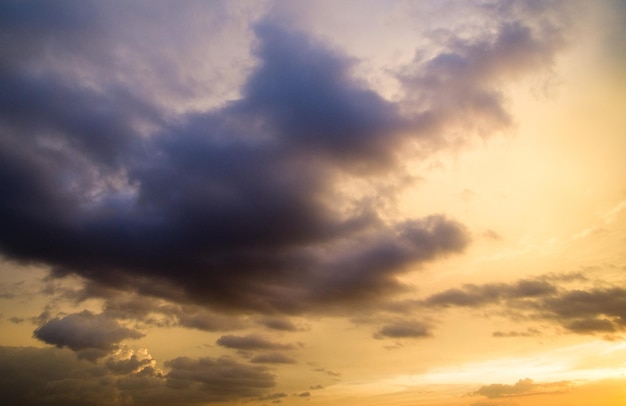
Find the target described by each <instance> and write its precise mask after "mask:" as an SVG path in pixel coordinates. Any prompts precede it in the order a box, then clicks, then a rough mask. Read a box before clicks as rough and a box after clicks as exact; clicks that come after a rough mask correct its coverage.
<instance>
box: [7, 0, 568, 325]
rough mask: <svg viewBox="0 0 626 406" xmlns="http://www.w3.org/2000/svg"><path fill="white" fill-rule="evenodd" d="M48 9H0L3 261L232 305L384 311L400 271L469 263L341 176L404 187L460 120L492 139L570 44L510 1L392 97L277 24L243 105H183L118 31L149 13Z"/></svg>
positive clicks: (263, 22) (272, 310)
mask: <svg viewBox="0 0 626 406" xmlns="http://www.w3.org/2000/svg"><path fill="white" fill-rule="evenodd" d="M504 3H506V2H504ZM39 6H40V5H37V6H35V4H34V3H32V2H28V1H25V2H8V3H7V4H6V5H3V7H2V8H1V9H0V26H1V27H2V28H0V50H2V52H3V58H2V60H1V62H0V87H1V89H2V92H0V161H1V162H2V163H3V164H2V165H1V166H0V194H1V195H2V196H3V198H2V200H0V218H1V219H2V221H3V227H2V229H1V231H0V252H1V253H2V254H3V255H4V256H6V257H7V258H10V259H13V260H15V261H21V262H24V263H41V264H45V265H48V266H50V267H51V268H52V269H53V270H54V275H57V276H62V275H67V274H78V275H80V276H82V277H84V278H86V279H87V280H88V281H90V283H92V284H98V285H101V286H107V287H110V288H114V289H117V290H130V291H136V292H139V293H140V294H144V295H152V296H157V297H162V298H166V299H169V300H172V301H177V302H180V303H193V304H199V305H202V306H210V307H212V308H214V309H216V310H224V311H234V310H235V311H246V312H260V313H266V314H278V313H282V314H300V313H306V312H318V313H323V312H327V313H332V312H346V311H350V309H351V308H354V307H355V306H356V307H360V308H362V307H363V306H376V304H377V303H378V302H379V301H381V300H384V298H385V297H386V296H387V295H390V294H393V293H395V292H398V291H399V290H401V289H402V288H403V286H402V284H401V283H400V282H399V281H398V278H397V276H398V275H399V274H400V273H401V272H404V271H406V270H407V269H410V268H411V267H413V268H414V267H415V266H416V265H419V264H421V263H423V262H425V261H430V260H434V259H437V258H439V257H441V256H445V255H449V254H453V253H459V252H462V251H463V250H464V248H465V247H466V246H467V245H468V244H469V242H470V237H469V233H468V232H467V230H466V228H465V227H464V226H463V225H462V224H460V223H458V222H456V221H454V220H452V219H450V218H448V217H446V216H445V215H443V214H433V215H431V216H426V217H424V218H417V219H404V220H397V221H392V220H389V219H388V216H385V213H384V210H385V208H384V207H381V206H378V205H376V204H375V199H371V198H368V197H371V196H376V194H377V193H378V192H379V191H378V190H377V189H376V187H374V186H372V187H371V188H370V189H368V190H366V191H364V193H365V197H364V196H350V195H348V194H346V193H342V192H341V190H340V189H341V187H340V182H339V179H353V180H355V179H356V180H360V181H363V180H370V179H376V178H377V177H379V176H387V177H394V176H396V174H400V173H401V171H402V159H403V157H404V156H405V153H406V151H408V150H411V149H412V148H413V147H415V146H417V147H418V148H417V149H421V147H424V148H425V150H430V149H432V148H433V146H436V147H437V148H446V147H450V146H455V145H460V144H459V142H458V140H451V139H450V138H449V134H450V131H448V130H450V129H455V128H456V126H458V125H459V123H461V124H463V125H464V126H465V125H466V124H467V126H466V127H467V128H468V129H471V128H475V129H476V128H477V129H479V130H480V132H481V134H485V132H486V131H487V130H488V129H492V128H500V127H502V126H503V125H507V123H508V122H509V118H508V113H507V111H506V109H505V107H504V106H505V104H504V102H503V97H504V96H503V95H502V93H501V92H500V91H499V86H500V83H501V82H502V81H505V80H509V79H511V78H514V77H516V76H518V75H521V74H522V73H525V72H528V71H533V70H535V69H540V68H543V67H545V66H548V65H549V64H550V62H551V59H552V57H553V55H554V54H555V53H556V52H557V51H558V49H559V46H560V45H561V41H560V36H559V35H558V34H559V31H558V29H556V28H555V29H553V30H546V29H543V28H542V29H539V28H537V27H545V26H546V24H536V22H537V21H542V17H541V15H540V13H538V15H539V17H535V20H532V19H530V17H529V14H528V13H526V14H524V15H521V14H519V10H518V9H516V10H517V11H515V12H510V14H507V13H506V12H505V11H502V10H505V9H504V8H503V9H498V13H499V14H497V13H496V14H497V15H498V16H499V18H500V17H502V16H503V15H506V18H503V17H502V22H501V23H499V24H497V29H495V30H494V31H493V32H492V33H483V34H481V35H480V36H478V37H476V38H458V37H455V36H454V35H452V34H450V35H448V36H447V37H446V40H444V41H440V43H438V47H439V48H438V49H439V51H438V52H436V54H435V55H431V56H430V57H428V58H426V59H424V58H416V59H415V60H414V61H412V62H411V63H410V65H409V66H407V67H406V68H405V69H403V71H402V74H401V75H399V78H400V83H401V84H402V86H403V89H404V96H405V98H404V99H403V100H401V101H390V100H387V99H385V98H383V97H382V96H380V95H379V94H378V93H377V92H376V91H374V90H372V89H370V88H368V87H367V86H366V85H365V84H364V83H363V82H362V81H359V80H357V79H356V78H355V77H354V75H353V68H354V64H355V61H354V60H353V59H352V58H351V57H350V56H349V55H348V54H347V53H346V52H344V51H341V50H338V49H331V48H330V47H328V46H326V45H325V44H324V43H322V42H321V41H319V40H317V39H315V38H313V37H312V36H311V35H309V34H307V33H305V32H302V31H300V30H298V29H297V28H294V27H289V24H284V23H283V22H280V21H279V20H278V19H273V18H272V16H271V15H270V16H268V17H266V18H263V19H260V20H258V21H257V22H256V23H254V24H253V25H252V26H251V27H250V33H251V35H252V36H253V37H254V38H253V40H252V41H251V48H250V53H251V54H252V56H253V57H254V58H256V62H257V63H256V66H255V67H254V68H252V69H251V70H250V72H249V75H248V76H247V78H246V79H245V80H243V81H242V83H241V87H240V88H239V97H238V98H236V99H234V100H231V101H229V102H224V103H222V104H221V105H219V106H218V107H213V108H211V109H204V110H202V109H199V110H198V109H197V110H195V111H193V112H185V113H180V112H177V111H175V109H171V108H170V109H168V106H170V105H169V104H168V103H164V102H162V101H161V100H160V99H161V97H165V96H166V95H165V93H163V92H164V90H163V89H161V90H160V92H161V93H159V92H157V93H154V92H152V93H151V92H146V90H145V87H146V83H144V82H141V79H140V77H141V75H138V74H137V71H136V69H138V68H137V67H138V66H144V65H148V66H150V68H149V72H151V73H154V72H155V71H159V72H160V73H159V74H160V75H161V76H160V77H162V79H163V81H165V82H167V81H168V80H170V79H171V80H172V83H176V86H175V87H176V89H177V90H176V91H172V92H174V93H176V94H177V97H180V95H181V94H184V93H185V92H184V91H182V92H181V91H179V90H180V89H181V87H184V85H183V83H181V81H180V80H179V77H180V76H181V75H182V76H184V75H183V74H182V73H180V72H178V71H176V69H174V68H175V65H172V63H173V61H172V59H171V58H170V59H166V60H165V59H164V60H160V59H158V58H156V57H155V55H159V54H163V53H161V52H157V51H158V50H157V49H152V48H149V47H147V46H146V44H149V43H152V42H150V41H148V40H146V38H145V37H143V36H142V35H147V34H142V33H141V30H135V31H132V30H131V31H126V30H127V28H122V27H128V26H129V25H132V24H133V23H134V22H137V23H140V24H147V23H146V21H145V20H144V19H142V18H141V17H140V13H139V12H138V11H137V10H141V5H139V6H137V7H138V9H133V10H132V12H130V13H128V14H124V13H117V14H115V13H112V12H110V11H111V10H109V9H107V8H106V7H105V6H103V5H102V4H101V3H94V2H85V3H84V4H83V3H81V5H80V6H79V5H77V4H75V3H71V2H61V3H60V4H59V5H55V6H54V7H52V6H50V5H44V6H41V7H43V9H42V8H40V7H39ZM110 7H114V6H110ZM187 7H190V8H194V7H199V6H198V5H197V4H196V3H193V5H190V6H187ZM183 10H187V9H185V8H184V7H183ZM187 11H189V10H187ZM176 12H177V13H182V15H185V11H176ZM206 12H207V13H208V14H211V15H213V14H212V13H214V12H216V13H217V12H218V11H212V10H210V7H209V10H206ZM48 13H49V15H50V16H51V17H50V18H47V17H46V18H44V15H45V16H47V15H48ZM112 15H120V16H121V17H120V19H121V20H120V21H121V22H120V21H118V22H115V21H116V20H112V19H111V16H112ZM177 15H178V14H177ZM122 16H123V17H122ZM522 17H523V18H528V19H529V21H530V23H528V24H527V23H525V22H524V21H522V20H523V19H522ZM125 19H126V20H125ZM106 23H114V27H116V26H117V25H119V26H120V32H124V35H121V34H119V35H118V34H117V31H116V30H115V29H114V27H113V28H107V24H106ZM115 24H117V25H115ZM171 24H174V26H172V25H171ZM176 24H179V25H180V24H181V23H180V21H177V20H175V19H174V20H173V21H170V22H168V23H167V24H164V30H166V31H168V30H173V27H176V26H177V25H176ZM183 25H184V24H183ZM181 30H183V31H185V30H184V29H183V28H182V27H181ZM175 31H176V30H173V31H172V32H175ZM168 32H169V31H168ZM185 32H186V31H185ZM206 34H207V35H211V34H214V33H213V32H207V33H206ZM120 35H121V36H120ZM181 35H182V34H181ZM185 35H186V34H185ZM189 37H191V36H189ZM209 40H210V38H207V41H209ZM153 42H154V41H153ZM137 44H143V46H138V45H137ZM161 45H162V46H167V47H170V48H172V49H174V47H172V44H171V43H169V42H167V41H166V40H164V42H163V43H162V44H161ZM158 46H159V45H155V47H156V48H158ZM128 47H130V48H128ZM124 49H125V50H127V51H128V52H126V53H124V52H122V51H120V50H124ZM131 51H132V52H131ZM173 52H174V51H173ZM129 54H131V55H132V57H129V56H128V55H129ZM55 55H56V56H57V57H52V56H55ZM120 55H122V56H120ZM124 55H125V56H124ZM177 55H178V54H177ZM124 58H126V59H124ZM128 58H130V59H131V60H132V61H133V63H132V64H131V63H130V62H128V61H129V60H128ZM181 59H183V58H182V56H181ZM161 68H162V69H161ZM94 69H95V71H96V72H98V75H93V74H89V72H92V70H94ZM183 82H184V81H183ZM194 84H195V82H194V81H191V82H190V85H189V86H190V87H193V85H194ZM170 107H171V106H170ZM487 132H488V131H487ZM455 133H458V132H455ZM463 133H464V132H463ZM470 133H472V132H471V131H469V132H468V134H470ZM398 176H400V175H398ZM365 183H366V184H369V182H365ZM371 184H375V182H374V183H371ZM105 291H106V290H100V292H101V293H102V292H105ZM179 319H180V322H181V323H182V324H186V325H190V326H193V327H196V328H203V329H208V330H211V329H216V327H214V324H212V323H211V321H210V320H208V319H207V318H205V317H200V316H199V317H197V318H192V319H189V318H186V319H184V320H183V318H180V317H179Z"/></svg>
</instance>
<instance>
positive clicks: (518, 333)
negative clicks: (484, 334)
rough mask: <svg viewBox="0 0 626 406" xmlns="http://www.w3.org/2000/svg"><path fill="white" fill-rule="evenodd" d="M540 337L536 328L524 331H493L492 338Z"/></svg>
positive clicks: (539, 332)
mask: <svg viewBox="0 0 626 406" xmlns="http://www.w3.org/2000/svg"><path fill="white" fill-rule="evenodd" d="M539 335H541V331H539V330H537V329H536V328H528V329H526V331H494V332H493V334H492V336H494V337H534V336H539Z"/></svg>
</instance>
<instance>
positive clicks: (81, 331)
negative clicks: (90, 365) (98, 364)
mask: <svg viewBox="0 0 626 406" xmlns="http://www.w3.org/2000/svg"><path fill="white" fill-rule="evenodd" d="M34 336H35V337H36V338H38V339H39V340H41V341H44V342H46V343H48V344H53V345H56V346H57V347H60V348H61V347H68V348H70V349H72V350H74V351H77V352H78V355H79V356H82V357H85V358H88V359H95V358H99V357H102V356H104V355H106V353H107V352H108V351H110V350H112V349H114V348H115V346H116V345H117V344H118V343H120V342H121V341H122V340H125V339H130V338H141V337H143V334H142V333H140V332H139V331H136V330H132V329H129V328H127V327H124V326H122V325H120V324H119V323H118V322H117V321H115V320H113V319H110V318H108V317H106V316H105V315H103V314H93V313H91V312H89V311H87V310H85V311H83V312H81V313H74V314H70V315H68V316H65V317H63V318H59V317H55V318H53V319H51V320H48V321H47V322H46V323H45V324H43V325H42V326H41V327H39V328H37V329H36V330H35V331H34Z"/></svg>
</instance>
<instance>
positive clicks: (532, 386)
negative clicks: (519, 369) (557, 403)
mask: <svg viewBox="0 0 626 406" xmlns="http://www.w3.org/2000/svg"><path fill="white" fill-rule="evenodd" d="M571 385H572V384H571V382H570V381H560V382H548V383H535V382H534V381H533V380H532V379H529V378H526V379H520V380H519V381H517V382H516V383H515V384H513V385H506V384H491V385H486V386H482V387H480V389H478V390H477V391H474V392H471V393H470V396H479V395H480V396H485V397H487V398H490V399H495V398H502V397H509V396H521V395H533V394H538V393H553V392H561V391H566V390H569V389H570V388H571Z"/></svg>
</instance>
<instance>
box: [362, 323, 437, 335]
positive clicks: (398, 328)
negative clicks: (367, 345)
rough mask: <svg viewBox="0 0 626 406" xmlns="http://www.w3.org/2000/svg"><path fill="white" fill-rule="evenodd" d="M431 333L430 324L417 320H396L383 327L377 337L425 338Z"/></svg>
mask: <svg viewBox="0 0 626 406" xmlns="http://www.w3.org/2000/svg"><path fill="white" fill-rule="evenodd" d="M430 335H431V333H430V331H429V328H428V325H426V324H425V323H420V322H416V321H406V320H403V321H396V322H394V323H390V324H387V325H385V326H383V327H381V329H380V330H378V332H376V333H375V334H374V337H375V338H379V339H382V338H424V337H429V336H430Z"/></svg>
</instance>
